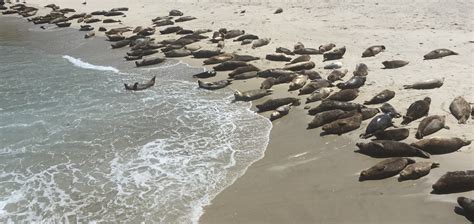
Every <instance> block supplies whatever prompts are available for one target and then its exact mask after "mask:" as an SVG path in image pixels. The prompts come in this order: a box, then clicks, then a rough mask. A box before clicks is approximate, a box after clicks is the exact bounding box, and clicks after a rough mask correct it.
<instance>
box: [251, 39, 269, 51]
mask: <svg viewBox="0 0 474 224" xmlns="http://www.w3.org/2000/svg"><path fill="white" fill-rule="evenodd" d="M270 40H271V39H270V38H262V39H258V40H254V41H253V44H252V49H255V48H258V47H262V46H265V45H268V44H269V43H270Z"/></svg>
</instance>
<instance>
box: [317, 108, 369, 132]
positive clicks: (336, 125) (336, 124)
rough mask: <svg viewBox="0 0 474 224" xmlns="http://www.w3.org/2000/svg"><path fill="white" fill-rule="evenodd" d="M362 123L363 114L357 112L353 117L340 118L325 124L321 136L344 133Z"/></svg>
mask: <svg viewBox="0 0 474 224" xmlns="http://www.w3.org/2000/svg"><path fill="white" fill-rule="evenodd" d="M361 123H362V114H361V113H355V114H354V115H353V116H351V117H347V118H342V119H338V120H335V121H333V122H331V123H329V124H325V125H323V127H322V129H323V131H324V132H322V133H321V136H324V135H329V134H336V135H342V134H344V133H347V132H350V131H353V130H356V129H358V128H359V127H360V125H361Z"/></svg>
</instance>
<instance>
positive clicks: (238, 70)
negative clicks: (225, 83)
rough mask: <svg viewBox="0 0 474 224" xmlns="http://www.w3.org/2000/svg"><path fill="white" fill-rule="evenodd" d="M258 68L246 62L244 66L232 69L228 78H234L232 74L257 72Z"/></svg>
mask: <svg viewBox="0 0 474 224" xmlns="http://www.w3.org/2000/svg"><path fill="white" fill-rule="evenodd" d="M259 71H260V69H259V68H257V67H256V66H255V65H252V64H248V65H246V66H242V67H238V68H236V69H234V71H232V72H230V73H229V78H234V76H236V75H239V74H242V73H246V72H259Z"/></svg>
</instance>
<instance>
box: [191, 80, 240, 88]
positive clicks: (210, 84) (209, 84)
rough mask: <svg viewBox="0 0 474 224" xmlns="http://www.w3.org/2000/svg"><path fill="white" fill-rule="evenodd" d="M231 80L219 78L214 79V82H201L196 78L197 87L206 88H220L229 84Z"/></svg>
mask: <svg viewBox="0 0 474 224" xmlns="http://www.w3.org/2000/svg"><path fill="white" fill-rule="evenodd" d="M231 82H232V80H228V79H225V80H220V81H215V82H203V81H201V80H198V85H199V88H203V89H207V90H216V89H222V88H224V87H226V86H228V85H230V84H231Z"/></svg>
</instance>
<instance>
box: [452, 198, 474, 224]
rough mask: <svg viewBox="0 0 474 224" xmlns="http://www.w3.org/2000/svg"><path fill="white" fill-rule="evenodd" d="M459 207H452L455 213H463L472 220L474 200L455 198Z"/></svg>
mask: <svg viewBox="0 0 474 224" xmlns="http://www.w3.org/2000/svg"><path fill="white" fill-rule="evenodd" d="M457 202H458V205H459V206H460V209H456V208H455V209H454V211H455V212H456V213H457V214H460V215H464V216H465V217H466V218H467V219H468V220H469V221H471V222H474V200H472V199H469V198H466V197H458V199H457Z"/></svg>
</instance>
